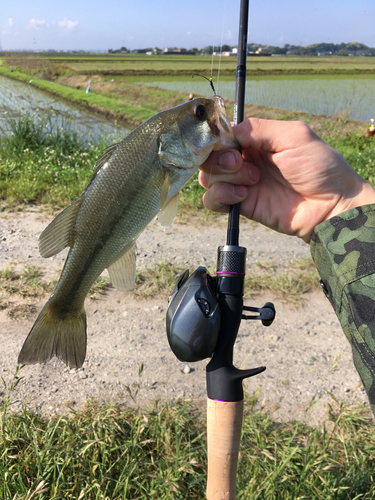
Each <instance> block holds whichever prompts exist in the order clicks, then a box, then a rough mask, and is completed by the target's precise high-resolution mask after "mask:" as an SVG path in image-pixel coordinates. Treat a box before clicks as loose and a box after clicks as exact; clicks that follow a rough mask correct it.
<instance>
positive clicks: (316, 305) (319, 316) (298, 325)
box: [0, 210, 367, 424]
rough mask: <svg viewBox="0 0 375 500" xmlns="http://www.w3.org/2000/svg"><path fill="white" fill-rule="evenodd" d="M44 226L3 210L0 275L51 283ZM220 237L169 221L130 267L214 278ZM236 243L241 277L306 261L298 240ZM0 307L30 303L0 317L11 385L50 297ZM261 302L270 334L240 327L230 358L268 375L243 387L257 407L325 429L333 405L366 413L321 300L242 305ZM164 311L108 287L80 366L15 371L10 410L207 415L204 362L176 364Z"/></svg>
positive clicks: (222, 227) (257, 229)
mask: <svg viewBox="0 0 375 500" xmlns="http://www.w3.org/2000/svg"><path fill="white" fill-rule="evenodd" d="M50 220H51V217H49V216H48V215H46V214H45V213H44V212H39V211H37V210H35V211H25V212H15V213H8V212H3V214H2V215H1V216H0V268H3V267H5V266H6V265H8V264H9V263H11V262H12V263H14V267H15V269H16V270H17V269H22V268H23V267H24V266H25V265H26V264H34V265H37V266H39V267H41V268H42V269H43V273H44V276H43V277H44V278H45V279H46V278H47V279H48V278H50V277H53V276H55V277H56V270H59V269H61V268H62V265H63V262H64V260H65V257H66V252H62V253H60V254H59V255H57V256H54V257H52V258H49V259H42V258H41V257H40V256H39V253H38V248H37V240H38V236H39V234H40V233H41V231H42V230H43V229H44V227H45V226H46V224H47V223H48V222H49V221H50ZM225 238H226V219H224V218H223V219H217V220H215V221H214V222H212V223H210V224H209V226H207V225H206V226H203V225H198V224H195V225H193V224H176V223H174V224H173V225H172V227H171V228H170V229H169V230H168V231H167V232H164V231H163V229H162V228H161V226H160V225H159V224H158V223H153V224H151V225H150V226H149V227H148V228H147V229H146V230H145V231H144V233H143V234H142V235H141V237H140V238H139V241H138V258H137V259H138V260H137V267H138V269H144V268H146V267H150V266H152V265H153V264H154V263H157V262H163V261H169V262H172V263H176V264H179V265H181V266H186V267H197V266H198V265H204V266H206V267H211V268H214V267H215V261H216V250H217V247H218V246H219V245H221V244H223V243H225ZM240 244H241V245H243V246H245V247H246V248H247V251H248V257H247V267H248V269H250V268H251V263H252V262H255V261H273V262H275V263H277V264H282V263H285V262H286V261H289V260H292V259H300V258H303V257H307V256H308V255H309V247H308V245H306V244H305V243H303V242H302V241H300V240H298V239H297V238H293V237H288V236H285V235H281V234H277V233H275V232H273V231H270V230H268V229H266V228H264V227H262V226H260V225H256V224H250V223H246V224H243V226H242V230H241V236H240ZM3 298H4V296H3ZM6 300H7V301H9V302H10V305H11V307H15V306H17V305H18V304H25V303H27V304H29V307H30V310H31V311H32V313H31V314H30V315H29V316H27V317H26V318H25V319H19V320H12V319H10V317H9V316H8V314H7V313H8V312H9V309H8V308H4V309H2V310H0V343H1V345H2V350H1V367H0V371H1V375H2V376H3V378H4V380H5V382H6V383H7V384H8V385H9V382H10V380H11V379H12V377H13V374H14V373H15V369H16V363H17V356H18V353H19V350H20V348H21V346H22V343H23V341H24V340H25V338H26V336H27V334H28V332H29V330H30V328H31V326H32V324H33V322H34V321H35V319H36V316H37V312H39V311H40V309H41V308H42V306H43V304H44V302H45V298H44V299H43V300H42V299H30V298H29V299H23V298H19V297H18V296H15V295H12V296H9V297H7V298H6ZM266 301H273V302H274V303H275V306H276V310H277V315H276V319H275V321H274V323H273V324H272V326H270V327H269V328H265V327H263V326H262V325H261V324H258V322H245V321H243V322H242V324H241V328H240V331H239V335H238V339H237V342H236V346H235V356H234V359H235V364H236V366H238V367H241V368H245V367H256V366H260V365H265V366H267V370H266V371H265V372H264V373H262V374H260V375H258V376H257V377H253V378H252V379H250V380H247V381H246V383H245V384H246V388H247V391H248V393H249V394H257V401H258V403H257V404H258V405H263V406H265V407H267V408H269V409H270V410H272V411H273V414H274V418H275V419H276V420H279V421H284V422H285V421H289V420H293V419H298V420H303V421H305V422H308V423H314V424H320V423H322V422H323V421H324V419H325V417H326V414H327V404H328V403H329V404H334V402H335V400H337V401H341V400H343V401H346V402H349V403H359V402H366V403H367V399H366V395H365V393H364V391H363V388H362V387H361V383H360V378H359V376H358V374H357V372H356V370H355V368H354V365H353V361H352V355H351V349H350V345H349V343H348V342H347V340H346V338H345V336H344V334H343V332H342V330H341V328H340V325H339V323H338V320H337V318H336V316H335V314H334V312H333V310H332V308H331V306H330V304H329V302H328V301H327V299H326V298H325V297H324V295H323V293H321V292H310V293H308V294H306V295H305V296H304V301H303V304H302V306H299V307H298V308H293V307H292V306H290V305H288V304H286V303H284V302H283V301H281V300H280V299H277V298H276V297H272V296H270V295H269V294H267V296H266V295H264V296H263V295H262V296H258V297H254V298H253V299H251V300H247V301H246V304H247V305H256V306H262V305H263V304H264V303H265V302H266ZM166 306H167V299H166V297H153V298H151V299H143V298H139V297H136V296H134V295H133V294H132V293H125V292H121V291H118V290H115V289H110V290H109V291H108V292H107V293H106V294H105V295H103V296H100V298H99V299H98V300H87V301H86V312H87V317H88V326H87V330H88V350H87V358H86V361H85V363H84V365H83V367H82V368H80V369H79V370H76V369H73V370H70V369H69V368H67V367H66V366H65V365H64V364H63V363H62V362H60V361H58V360H56V359H53V360H51V361H50V362H48V363H44V364H42V365H32V366H25V367H24V368H23V369H22V370H21V372H20V375H22V376H23V379H22V381H21V383H20V384H19V385H18V387H17V390H16V391H14V393H13V395H12V399H13V400H14V399H18V402H17V403H16V405H15V406H14V408H21V407H23V406H24V404H25V403H27V404H28V406H29V407H30V408H33V409H36V410H38V411H40V412H42V413H43V414H45V415H49V414H54V413H65V412H68V411H70V410H69V408H73V409H77V408H78V407H80V406H81V405H82V404H84V402H85V400H86V399H87V398H90V399H94V400H96V401H99V402H101V401H113V402H115V403H121V404H126V405H147V404H148V403H150V402H151V401H152V400H154V399H157V398H162V399H168V400H172V399H176V398H183V399H189V400H191V399H193V400H194V401H195V403H196V404H197V405H198V406H199V407H201V408H202V411H204V409H205V401H206V389H205V366H206V363H207V362H206V361H201V362H198V363H191V364H186V363H182V362H180V361H178V360H177V359H176V358H175V357H174V355H173V353H172V352H171V350H170V348H169V345H168V342H167V336H166V331H165V313H166ZM142 366H143V371H142V373H141V374H140V371H141V370H140V368H141V367H142ZM129 391H130V392H131V395H132V396H131V395H130V394H129ZM2 394H3V396H4V394H6V390H3V391H2ZM0 396H1V392H0ZM312 403H314V404H312Z"/></svg>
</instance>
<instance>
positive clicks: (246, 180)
mask: <svg viewBox="0 0 375 500" xmlns="http://www.w3.org/2000/svg"><path fill="white" fill-rule="evenodd" d="M198 179H199V183H200V184H201V186H203V187H204V188H205V189H209V188H210V187H211V186H212V185H213V184H215V183H216V182H225V183H228V184H229V183H230V184H236V185H242V186H252V185H254V184H256V183H257V182H258V181H259V179H260V172H259V169H258V168H257V167H256V166H255V165H253V164H250V163H247V162H244V163H243V164H242V168H241V170H239V171H238V172H234V173H226V174H212V173H209V172H203V171H202V172H199V177H198Z"/></svg>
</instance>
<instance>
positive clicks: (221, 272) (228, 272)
mask: <svg viewBox="0 0 375 500" xmlns="http://www.w3.org/2000/svg"><path fill="white" fill-rule="evenodd" d="M216 274H242V276H245V273H236V272H233V271H216Z"/></svg>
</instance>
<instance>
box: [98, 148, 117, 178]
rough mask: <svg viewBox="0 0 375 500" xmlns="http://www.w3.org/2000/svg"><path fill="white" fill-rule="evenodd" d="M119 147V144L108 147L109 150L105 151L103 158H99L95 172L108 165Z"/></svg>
mask: <svg viewBox="0 0 375 500" xmlns="http://www.w3.org/2000/svg"><path fill="white" fill-rule="evenodd" d="M117 146H118V143H116V144H111V145H110V146H108V148H105V149H104V151H103V153H102V156H99V158H98V159H97V161H96V163H95V166H94V170H95V171H97V170H99V169H100V168H101V167H102V166H103V165H104V163H106V162H107V161H108V160H109V159H110V158H111V156H112V155H113V153H114V151H115V149H116V148H117Z"/></svg>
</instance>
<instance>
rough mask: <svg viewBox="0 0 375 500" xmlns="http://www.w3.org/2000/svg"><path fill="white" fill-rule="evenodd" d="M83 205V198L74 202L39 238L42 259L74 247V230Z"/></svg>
mask: <svg viewBox="0 0 375 500" xmlns="http://www.w3.org/2000/svg"><path fill="white" fill-rule="evenodd" d="M81 203H82V201H81V198H78V199H77V200H75V201H73V203H72V204H71V205H69V206H68V207H67V208H65V210H63V211H62V212H61V213H59V215H58V216H57V217H55V218H54V219H53V221H52V222H51V223H50V224H49V225H48V226H47V227H46V228H45V230H44V231H43V232H42V234H41V235H40V236H39V252H40V255H41V256H42V257H45V258H47V257H52V255H56V254H57V253H59V252H61V251H62V250H64V248H66V247H67V246H73V228H74V224H75V221H76V218H77V213H78V210H79V207H80V206H81Z"/></svg>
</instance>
